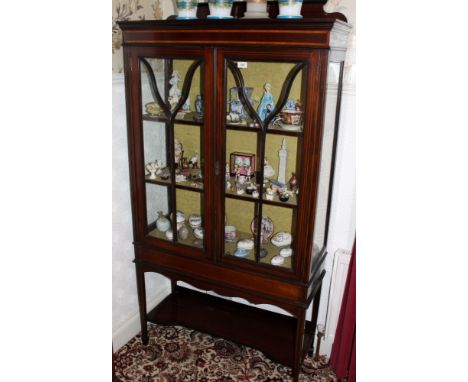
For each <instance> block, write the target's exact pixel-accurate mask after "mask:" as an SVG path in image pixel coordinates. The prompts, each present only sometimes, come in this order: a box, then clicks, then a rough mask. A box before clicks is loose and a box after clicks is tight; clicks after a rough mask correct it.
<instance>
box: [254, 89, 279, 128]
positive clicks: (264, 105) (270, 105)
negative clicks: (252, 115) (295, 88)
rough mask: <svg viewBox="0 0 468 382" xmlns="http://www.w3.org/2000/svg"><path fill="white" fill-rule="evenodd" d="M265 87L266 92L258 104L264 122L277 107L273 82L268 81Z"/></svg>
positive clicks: (259, 113)
mask: <svg viewBox="0 0 468 382" xmlns="http://www.w3.org/2000/svg"><path fill="white" fill-rule="evenodd" d="M263 89H264V90H265V92H264V93H263V97H262V99H261V100H260V105H258V108H257V113H258V116H259V117H260V119H261V120H262V122H263V121H264V120H265V119H266V118H267V117H268V115H269V114H270V113H271V112H272V111H273V109H274V107H275V100H274V99H273V94H271V84H269V83H266V84H265V86H264V87H263Z"/></svg>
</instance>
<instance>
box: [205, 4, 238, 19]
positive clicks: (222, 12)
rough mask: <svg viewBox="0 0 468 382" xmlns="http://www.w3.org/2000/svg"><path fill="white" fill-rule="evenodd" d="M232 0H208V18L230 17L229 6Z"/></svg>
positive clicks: (230, 6)
mask: <svg viewBox="0 0 468 382" xmlns="http://www.w3.org/2000/svg"><path fill="white" fill-rule="evenodd" d="M233 2H234V0H208V7H209V8H210V15H209V16H208V18H209V19H232V18H233V17H232V16H231V8H232V3H233Z"/></svg>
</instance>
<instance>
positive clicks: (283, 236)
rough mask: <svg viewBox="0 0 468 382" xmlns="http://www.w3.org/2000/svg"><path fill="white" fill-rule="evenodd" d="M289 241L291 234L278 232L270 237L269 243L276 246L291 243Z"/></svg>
mask: <svg viewBox="0 0 468 382" xmlns="http://www.w3.org/2000/svg"><path fill="white" fill-rule="evenodd" d="M291 242H292V236H291V234H290V233H289V232H278V233H277V234H276V235H275V236H273V237H272V238H271V244H273V245H276V246H277V247H286V246H288V245H291Z"/></svg>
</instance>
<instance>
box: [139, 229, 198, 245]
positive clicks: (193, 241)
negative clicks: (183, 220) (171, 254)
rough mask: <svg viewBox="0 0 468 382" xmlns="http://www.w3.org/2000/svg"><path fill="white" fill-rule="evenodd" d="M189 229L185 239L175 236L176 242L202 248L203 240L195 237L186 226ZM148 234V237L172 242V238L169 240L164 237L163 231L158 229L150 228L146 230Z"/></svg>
mask: <svg viewBox="0 0 468 382" xmlns="http://www.w3.org/2000/svg"><path fill="white" fill-rule="evenodd" d="M188 230H189V235H188V237H187V239H185V240H182V239H181V238H180V237H178V238H177V242H176V244H182V245H187V246H189V247H194V248H200V249H203V240H200V239H197V238H196V237H195V236H194V235H193V230H192V229H191V228H188ZM148 236H150V237H154V238H156V239H160V240H165V241H169V242H173V241H172V240H169V239H168V238H167V237H166V234H165V233H164V232H161V231H159V230H158V229H156V228H155V229H153V230H151V231H150V232H148Z"/></svg>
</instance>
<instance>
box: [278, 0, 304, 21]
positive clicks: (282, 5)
mask: <svg viewBox="0 0 468 382" xmlns="http://www.w3.org/2000/svg"><path fill="white" fill-rule="evenodd" d="M302 1H303V0H278V5H279V15H278V19H302V16H301V8H302Z"/></svg>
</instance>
